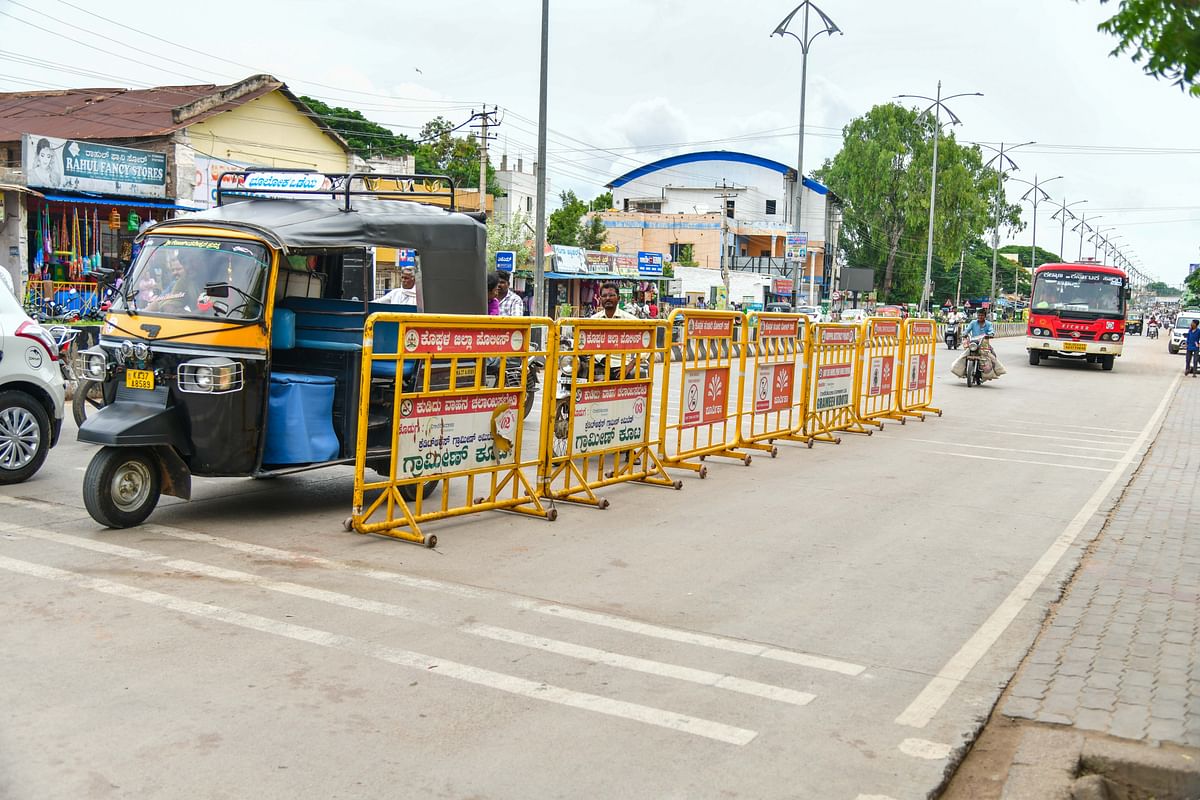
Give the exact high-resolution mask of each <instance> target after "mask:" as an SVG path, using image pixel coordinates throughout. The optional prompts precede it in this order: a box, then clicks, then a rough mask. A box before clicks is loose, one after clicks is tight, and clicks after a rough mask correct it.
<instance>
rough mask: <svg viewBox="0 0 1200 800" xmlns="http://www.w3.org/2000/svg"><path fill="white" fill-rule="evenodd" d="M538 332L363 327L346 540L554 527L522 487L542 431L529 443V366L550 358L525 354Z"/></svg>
mask: <svg viewBox="0 0 1200 800" xmlns="http://www.w3.org/2000/svg"><path fill="white" fill-rule="evenodd" d="M537 327H544V328H545V329H546V330H547V331H550V332H552V331H553V330H554V327H553V323H552V322H551V321H550V320H549V319H544V318H539V317H486V316H450V315H437V314H393V313H380V314H372V315H371V316H370V317H368V318H367V323H366V327H365V330H364V331H363V359H362V374H361V378H360V383H359V402H358V408H357V412H358V442H357V449H356V452H355V462H354V508H353V513H352V515H351V517H350V519H348V520H347V521H346V522H347V529H351V530H354V531H357V532H358V533H379V534H384V535H387V536H394V537H397V538H400V539H407V540H409V541H413V542H420V543H423V544H425V545H427V546H429V547H433V546H435V545H436V544H437V537H436V536H432V535H429V536H426V535H425V534H423V533H422V532H421V530H420V527H419V526H420V525H421V524H422V523H424V522H428V521H431V520H437V519H446V518H448V517H456V516H460V515H463V514H474V513H476V512H479V511H489V510H509V511H516V512H520V513H523V514H529V515H531V516H537V517H543V518H546V519H550V520H553V519H554V518H555V517H556V515H557V512H556V511H555V509H553V508H548V507H546V506H544V505H543V504H542V502H541V500H540V498H539V497H538V492H537V491H536V488H535V486H534V485H533V484H532V483H531V482H530V480H529V477H531V476H533V475H536V470H537V468H538V465H539V464H540V463H541V460H542V454H541V453H540V443H541V441H542V437H541V436H540V432H539V434H535V435H533V436H530V437H529V438H528V440H527V439H526V437H525V425H524V413H523V411H524V404H525V403H526V401H527V398H526V381H527V380H528V374H529V362H530V359H532V358H534V357H542V358H544V357H545V356H546V355H547V350H546V347H545V346H537V347H535V346H533V345H532V344H531V341H532V333H533V329H534V328H537ZM544 333H545V331H544ZM546 338H547V339H548V338H549V337H548V336H547V337H546ZM552 397H553V392H552V391H548V392H546V393H545V398H546V399H549V398H552ZM542 418H543V419H545V418H546V407H545V403H543V411H542ZM368 468H371V469H372V470H374V471H375V472H377V473H379V476H378V479H377V480H373V481H368V480H367V479H366V474H365V473H366V470H367V469H368ZM527 470H528V476H527V474H526V471H527ZM439 489H440V495H439V494H438V490H439Z"/></svg>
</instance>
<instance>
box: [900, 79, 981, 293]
mask: <svg viewBox="0 0 1200 800" xmlns="http://www.w3.org/2000/svg"><path fill="white" fill-rule="evenodd" d="M896 97H897V98H914V99H917V100H929V101H930V102H931V103H932V105H930V106H929V108H926V109H925V110H924V111H923V112H921V114H928V113H929V110H930V109H933V169H932V170H930V173H929V241H928V244H927V245H926V249H925V283H924V285H923V286H922V287H921V306H920V310H921V312H922V313H925V314H928V313H929V297H930V294H931V290H932V288H933V287H932V285H931V284H932V282H933V220H934V212H935V211H936V209H937V162H938V139H940V138H942V109H945V110H946V113H947V114H948V115H949V116H950V120H949V123H948V124H950V125H960V124H962V120H961V119H959V118H958V115H956V114H955V113H954V112H953V111H951V110H950V108H949V107H948V106H947V105H946V100H953V99H954V98H956V97H983V92H962V93H960V94H952V95H950V96H949V97H947V98H945V99H944V100H943V99H942V82H941V81H938V85H937V97H925V96H924V95H920V94H898V95H896Z"/></svg>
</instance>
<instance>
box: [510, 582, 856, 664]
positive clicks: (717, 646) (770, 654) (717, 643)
mask: <svg viewBox="0 0 1200 800" xmlns="http://www.w3.org/2000/svg"><path fill="white" fill-rule="evenodd" d="M520 607H522V608H525V609H526V610H529V611H537V612H538V613H541V614H549V615H551V616H555V617H563V618H564V619H570V620H575V621H576V622H587V623H590V624H592V625H601V626H603V627H606V628H614V629H616V630H621V631H627V632H629V633H637V634H641V635H643V636H653V637H655V638H658V639H667V640H670V641H673V642H683V643H686V644H694V645H698V646H700V647H709V648H712V649H713V650H726V651H728V652H731V653H743V654H745V655H751V656H757V657H759V658H769V659H772V660H774V661H785V662H787V663H789V664H799V665H801V666H805V667H812V668H814V669H823V670H827V671H829V672H840V673H841V674H843V675H861V674H862V673H863V672H864V671H865V670H866V667H864V666H861V665H859V664H851V663H850V662H848V661H838V660H836V659H832V658H825V657H824V656H815V655H812V654H810V653H801V652H798V651H796V650H783V649H780V648H776V647H771V646H770V645H763V644H757V643H755V642H747V641H743V640H741V639H727V638H725V637H722V636H710V635H708V634H705V633H694V632H692V631H683V630H678V629H676V628H667V627H664V626H662V625H652V624H650V623H648V622H638V621H637V620H632V619H625V618H624V617H614V616H611V615H609V614H601V613H598V612H595V611H584V610H582V609H578V608H567V607H566V606H559V605H554V604H552V603H541V602H538V601H534V600H526V601H520Z"/></svg>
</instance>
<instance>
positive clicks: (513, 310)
mask: <svg viewBox="0 0 1200 800" xmlns="http://www.w3.org/2000/svg"><path fill="white" fill-rule="evenodd" d="M496 278H497V281H496V299H497V300H499V301H500V316H502V317H523V316H525V301H524V300H523V299H522V298H521V295H519V294H517V293H516V292H514V291H512V290H510V289H509V288H508V273H507V272H497V273H496Z"/></svg>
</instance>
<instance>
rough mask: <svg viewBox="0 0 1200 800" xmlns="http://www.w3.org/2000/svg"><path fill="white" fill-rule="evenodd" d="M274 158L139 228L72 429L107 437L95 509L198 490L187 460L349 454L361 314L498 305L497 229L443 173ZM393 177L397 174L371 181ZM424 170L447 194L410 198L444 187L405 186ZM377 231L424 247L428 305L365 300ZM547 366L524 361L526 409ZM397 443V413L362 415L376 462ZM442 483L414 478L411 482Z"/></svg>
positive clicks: (143, 505)
mask: <svg viewBox="0 0 1200 800" xmlns="http://www.w3.org/2000/svg"><path fill="white" fill-rule="evenodd" d="M263 172H265V171H254V170H251V171H246V172H240V173H226V175H224V176H222V178H221V181H220V186H221V187H222V188H220V189H218V191H217V207H215V208H213V209H211V210H209V211H205V212H201V213H199V214H196V215H194V216H191V217H187V218H182V219H174V220H167V221H164V222H160V223H158V224H156V225H153V226H151V227H149V228H147V229H146V230H145V231H144V232H143V233H141V234H140V235H139V237H138V241H139V242H140V244H141V250H140V253H139V254H138V257H137V258H136V260H135V261H134V263H133V264H132V266H131V267H130V269H129V272H128V274H127V277H126V280H125V282H124V284H123V286H122V291H121V293H120V296H119V297H117V299H116V300H115V301H114V303H113V306H112V308H111V310H110V313H109V314H108V315H107V316H106V318H105V321H104V325H103V328H102V330H101V334H100V340H99V344H98V345H97V346H96V347H93V348H89V349H88V350H85V351H83V352H82V353H81V354H80V355H79V357H78V367H79V373H80V375H81V377H83V378H86V379H88V380H91V381H97V382H100V383H101V384H103V386H104V397H105V401H106V405H104V406H103V407H102V408H100V409H99V410H97V411H94V412H92V413H91V414H90V415H89V416H88V417H87V419H86V420H85V421H84V423H83V424H82V426H81V427H80V429H79V441H82V442H90V443H93V444H98V445H102V447H101V449H100V450H99V451H98V452H97V453H96V455H95V456H94V457H93V459H92V461H91V463H90V464H89V466H88V468H87V472H86V474H85V475H84V480H83V499H84V504H85V505H86V507H87V510H88V513H90V514H91V516H92V518H93V519H95V520H96V521H97V522H99V523H101V524H102V525H106V526H108V527H111V528H125V527H130V526H133V525H138V524H140V523H141V522H142V521H144V520H145V519H146V517H147V516H149V515H150V513H151V512H152V511H153V510H154V508H155V505H156V504H157V503H158V500H159V497H160V495H161V493H166V494H169V495H173V496H176V497H181V498H184V499H189V498H190V495H191V478H192V476H193V475H199V476H207V477H256V478H263V477H273V476H278V475H286V474H290V473H294V472H300V471H304V470H310V469H316V468H319V467H325V466H332V465H337V464H353V463H354V461H355V457H354V455H355V449H356V442H357V436H358V427H357V426H358V418H357V409H358V407H359V400H360V398H359V393H360V391H361V390H360V370H361V369H362V338H363V326H364V323H365V321H366V319H367V317H368V315H370V314H372V313H374V312H379V311H391V312H397V311H418V310H420V311H424V312H429V313H440V314H486V313H487V295H486V292H487V290H486V283H487V279H486V263H485V262H486V229H485V227H484V225H483V224H482V222H481V217H480V215H479V214H471V213H464V212H459V211H456V210H454V205H453V184H452V183H451V182H450V180H449V179H448V178H446V177H444V176H412V175H387V176H380V175H355V174H346V175H327V176H324V178H325V182H324V183H322V184H321V188H320V189H282V190H281V189H278V188H274V187H276V186H278V185H279V183H282V182H284V181H278V180H271V179H270V176H272V175H275V176H277V175H278V174H279V173H280V172H281V171H279V170H271V171H270V172H269V173H266V175H264V174H263ZM385 181H386V182H389V183H390V185H392V186H396V187H399V188H397V189H394V190H381V189H378V188H372V187H378V186H379V185H381V183H383V182H385ZM430 184H435V185H438V186H447V185H448V186H449V191H450V198H451V199H450V206H449V210H447V209H445V208H441V207H434V206H431V205H425V204H422V203H420V202H416V201H414V200H413V199H411V198H412V197H413V196H418V197H427V196H428V195H429V194H432V193H434V192H428V191H413V189H412V188H411V187H412V186H414V185H416V186H417V187H420V188H423V189H424V188H428V186H429V185H430ZM229 186H232V187H240V188H227V187H229ZM254 186H266V187H272V188H269V189H266V190H265V191H269V192H270V195H269V196H262V195H261V194H259V193H257V192H251V191H250V190H249V188H247V187H254ZM404 187H409V188H408V190H407V191H405V190H404ZM405 198H408V199H405ZM370 247H395V248H405V249H412V250H415V251H416V253H417V260H418V263H419V265H420V273H421V276H422V280H421V286H420V287H419V292H420V295H419V296H420V306H421V307H420V308H419V309H418V307H417V306H401V305H393V304H380V303H374V302H371V299H372V298H373V297H374V294H375V287H374V285H373V271H372V269H371V268H370V256H369V251H368V250H367V248H370ZM389 329H390V335H391V336H392V337H393V338H395V336H396V326H395V325H391V326H388V325H386V324H381V325H380V326H378V327H377V328H376V333H375V337H376V338H375V346H376V348H377V349H382V348H384V347H386V346H387V345H386V342H385V340H386V338H387V337H388V335H389ZM392 346H395V343H394V342H393V343H392ZM480 361H483V359H480ZM415 366H416V365H415V364H413V363H412V362H405V364H404V366H403V367H402V368H401V369H402V370H403V372H404V373H405V374H403V375H401V376H400V377H399V379H400V380H403V381H404V382H405V386H406V387H407V386H409V385H410V384H417V383H418V382H419V381H421V380H422V376H419V375H416V374H409V373H411V372H412V368H413V367H415ZM480 366H481V367H482V369H483V371H484V373H485V378H484V379H483V380H485V381H490V384H489V385H519V384H520V379H521V377H522V376H521V375H520V371H519V370H518V373H517V375H516V376H513V375H512V374H511V368H509V367H506V370H507V371H508V374H506V375H504V376H501V375H499V374H498V372H499V366H498V365H497V366H485V365H480ZM538 366H539V365H537V364H532V363H531V364H530V365H529V366H528V372H527V375H526V382H525V386H526V392H527V397H526V403H525V408H526V413H528V409H529V408H531V407H532V400H533V395H534V393H535V392H536V390H537V371H536V370H537V367H538ZM389 369H390V374H384V373H387V372H388V371H389ZM418 369H419V367H418ZM439 369H442V370H444V374H440V375H439ZM475 370H476V365H474V364H472V363H470V362H468V363H467V364H462V363H460V364H459V365H458V367H457V370H456V373H455V375H454V377H453V381H454V385H455V386H471V385H474V383H475V381H476V375H475ZM489 370H491V373H489ZM376 372H379V373H380V374H378V375H376V374H375V373H376ZM396 373H397V368H396V366H395V364H393V363H383V362H376V363H375V365H374V366H373V368H372V381H371V392H372V397H371V401H370V402H371V404H372V407H373V408H374V406H375V404H376V403H378V404H379V411H380V413H379V414H378V415H374V414H373V415H372V416H373V417H374V416H378V418H379V419H380V420H387V419H390V417H391V408H390V405H391V403H392V401H393V397H394V387H395V383H394V382H395V381H396V380H397V379H398V377H397V374H396ZM430 373H431V375H430V385H432V386H442V387H444V388H445V387H449V386H450V382H451V380H452V378H451V376H450V374H449V373H450V365H449V362H447V363H446V364H445V365H444V367H439V365H438V363H437V362H434V363H433V364H432V365H431V367H430ZM497 381H503V384H497V383H496V382H497ZM389 447H390V443H389V441H388V431H387V426H386V424H383V423H381V424H379V425H378V426H375V427H373V428H370V427H369V428H368V451H367V452H368V462H367V463H368V465H370V466H372V467H373V468H374V467H375V466H379V467H380V468H381V469H383V470H384V471H386V470H387V464H388V456H389ZM372 455H374V456H376V458H375V459H372V458H371V456H372ZM436 486H437V483H436V481H432V482H430V483H429V484H426V485H424V486H423V487H422V488H421V489H417V488H416V487H407V489H408V490H409V491H411V492H412V493H413V494H414V497H415V493H416V492H417V491H423V492H424V494H426V495H428V494H430V493H431V490H433V489H434V488H436Z"/></svg>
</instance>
